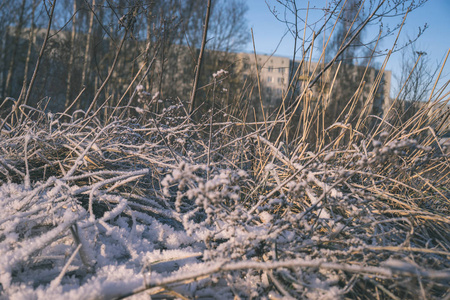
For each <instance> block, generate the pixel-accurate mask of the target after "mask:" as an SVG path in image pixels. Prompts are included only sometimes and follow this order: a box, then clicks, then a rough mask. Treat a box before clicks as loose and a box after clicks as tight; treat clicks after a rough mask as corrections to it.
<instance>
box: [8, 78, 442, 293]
mask: <svg viewBox="0 0 450 300" xmlns="http://www.w3.org/2000/svg"><path fill="white" fill-rule="evenodd" d="M222 71H223V70H222ZM219 72H220V71H219ZM219 72H218V73H219ZM224 72H225V71H223V72H221V73H219V74H216V77H217V76H222V75H223V74H226V73H224ZM136 91H137V92H138V93H141V96H142V97H144V96H145V97H150V96H151V95H147V94H144V90H143V87H142V86H138V87H137V88H136ZM156 97H157V95H156V96H154V97H153V100H155V99H156ZM153 100H151V101H153ZM155 101H156V100H155ZM181 108H182V107H181V106H180V105H178V104H173V105H169V104H168V105H167V108H165V109H164V111H162V115H163V116H171V114H172V113H173V112H176V111H177V110H180V109H181ZM138 112H139V111H138ZM143 112H145V110H143V111H140V113H141V114H142V113H143ZM157 117H161V116H157ZM49 118H50V117H49ZM52 118H55V116H52ZM164 120H165V121H167V120H168V119H164ZM170 121H171V122H172V121H173V122H178V121H179V120H178V119H176V118H172V119H170ZM50 123H51V124H53V125H55V128H53V129H51V128H48V126H46V129H45V130H47V131H48V132H47V133H46V134H54V132H57V130H59V129H56V128H57V127H58V124H56V123H54V121H51V122H50ZM130 123H131V121H130ZM130 123H127V124H122V123H120V122H119V121H117V122H112V123H110V124H108V125H106V126H105V127H103V128H101V129H95V130H94V129H89V131H88V132H89V133H88V134H87V136H81V138H80V139H75V137H74V135H70V138H73V139H74V141H75V140H76V142H74V143H73V146H71V147H73V148H70V147H69V148H70V149H71V150H73V151H71V155H72V156H71V157H69V156H68V155H67V158H65V159H61V161H60V163H61V162H62V163H61V166H58V167H59V168H61V169H62V170H63V171H61V172H60V173H57V172H55V171H54V174H53V173H52V174H50V175H48V176H46V177H45V178H43V179H39V180H36V179H33V178H32V177H31V175H30V170H31V169H32V168H31V158H30V157H28V156H27V157H28V159H29V160H30V162H29V164H30V165H29V166H28V167H27V166H26V165H25V163H23V165H21V164H17V163H16V164H15V163H14V161H12V160H11V159H10V158H8V157H7V156H6V155H5V156H3V155H2V154H0V166H1V168H2V169H0V171H4V170H6V171H4V172H10V173H11V174H14V176H15V177H14V182H13V180H9V179H8V180H4V181H0V205H1V207H2V209H1V210H0V298H5V299H67V300H69V299H113V298H119V297H126V296H133V297H132V298H133V299H144V298H145V299H148V297H149V295H148V294H147V293H150V294H155V293H157V292H158V291H160V289H158V288H161V287H163V288H164V287H167V288H168V290H169V289H171V290H173V291H175V292H177V293H180V294H181V295H183V296H185V297H187V298H194V297H200V296H204V297H205V298H208V297H209V298H211V297H216V298H222V299H228V298H233V297H234V296H239V297H242V298H246V297H255V298H258V297H262V296H267V297H269V298H273V299H278V298H280V299H285V298H289V297H291V298H309V299H336V298H340V297H343V296H344V295H345V294H346V290H345V289H346V287H345V286H347V287H348V288H351V286H352V282H353V281H352V280H353V279H351V280H350V278H352V277H353V275H355V277H354V278H355V280H364V278H365V277H364V276H365V275H367V277H370V278H376V279H377V280H378V279H380V282H381V280H382V279H383V278H388V279H389V280H394V279H393V276H392V275H393V274H396V276H397V275H398V276H400V275H405V274H406V275H408V276H415V277H414V278H416V276H418V275H419V276H422V277H423V278H424V280H428V279H430V278H431V279H433V278H438V279H442V278H448V276H449V273H448V271H446V270H435V271H432V272H431V271H426V270H424V268H421V267H418V266H416V265H413V264H411V263H407V262H405V261H403V260H401V256H400V255H398V253H403V252H402V251H404V250H403V249H400V250H399V251H398V253H396V256H394V255H393V257H390V254H386V253H390V252H386V253H383V254H384V256H383V258H382V259H379V260H377V259H376V257H377V254H376V252H375V253H373V252H371V251H374V250H373V247H375V246H377V247H378V246H380V245H383V246H384V245H390V244H393V245H394V246H393V247H397V246H398V245H402V246H403V245H404V244H405V245H406V243H407V242H409V240H410V237H411V233H410V232H411V230H412V229H414V228H412V227H413V226H414V225H413V223H416V222H412V221H409V219H406V218H394V217H392V215H389V214H386V215H384V214H383V213H382V212H381V213H380V210H382V209H384V207H383V206H382V205H384V206H386V207H387V208H390V207H389V205H390V204H391V202H387V201H385V202H383V201H381V200H379V199H378V198H376V197H375V196H376V195H374V192H373V193H369V192H367V191H366V190H369V189H372V190H374V188H373V187H374V186H372V185H368V186H366V187H364V189H360V190H358V189H357V187H358V186H361V185H363V184H366V181H365V179H366V178H365V177H363V175H364V176H367V178H369V179H371V180H367V182H369V183H370V184H372V182H374V181H375V180H380V178H379V177H380V176H377V175H376V174H374V173H370V172H371V170H374V169H376V168H377V167H378V166H379V165H380V164H382V163H383V162H385V161H389V160H393V158H398V157H400V158H403V157H405V156H406V155H407V153H408V151H418V150H420V151H425V150H426V148H425V147H423V146H421V145H420V143H418V142H417V141H416V140H414V139H399V140H391V141H387V140H386V135H383V136H382V137H381V138H382V139H383V142H380V141H376V140H374V141H373V143H372V145H371V146H372V149H371V148H370V147H369V146H367V148H369V149H367V148H366V146H365V144H363V145H356V146H355V147H353V149H356V150H354V151H353V150H352V151H348V152H343V151H342V152H339V151H338V150H333V151H329V152H326V151H324V152H323V153H321V154H320V155H319V154H315V153H312V152H305V153H307V155H306V156H303V157H301V158H300V157H299V156H294V157H293V158H291V157H288V154H286V153H288V151H284V150H285V148H284V146H283V147H282V145H281V144H279V145H278V146H275V145H274V143H272V142H271V141H270V140H269V139H266V138H264V137H262V136H258V135H257V134H253V135H251V136H249V137H248V141H247V142H248V143H250V144H251V145H254V144H256V143H255V142H258V143H260V144H261V145H262V147H261V149H258V151H261V152H263V151H267V152H265V154H264V156H263V157H264V159H262V160H261V162H263V163H262V164H261V166H260V168H261V169H259V171H260V174H256V173H258V172H256V171H255V170H253V169H251V168H249V169H248V170H246V171H244V170H241V169H240V168H239V167H237V166H235V165H232V164H227V163H226V162H225V159H222V157H225V158H226V159H231V158H229V157H227V155H228V156H232V155H231V154H229V153H225V152H223V153H219V151H217V153H219V154H220V155H223V156H220V155H218V157H219V158H216V159H212V160H211V163H210V164H205V160H202V159H201V157H206V156H204V155H203V156H202V152H200V151H199V150H198V149H199V148H196V147H200V146H202V145H204V143H203V144H202V143H200V142H199V143H192V141H191V140H192V135H190V131H192V130H193V129H192V127H189V126H190V125H182V124H178V125H174V126H168V125H165V124H163V122H160V123H158V128H156V127H155V126H154V125H153V124H152V123H149V124H146V125H145V126H139V125H130ZM133 124H134V123H133ZM47 125H48V124H47ZM133 126H135V127H133ZM91 130H92V131H91ZM77 134H78V133H77ZM227 134H229V133H227ZM161 135H163V136H164V138H165V140H164V141H163V140H162V138H161ZM37 136H38V135H36V134H35V133H33V132H29V133H27V134H25V135H24V136H23V137H22V138H15V140H14V143H17V144H21V145H23V147H24V148H22V149H25V150H26V149H28V147H32V146H33V145H36V144H38V143H37V140H38V137H37ZM59 138H61V137H59ZM220 138H222V136H220V135H219V133H218V136H217V139H220ZM224 138H225V137H224ZM39 139H43V137H39ZM61 139H62V140H63V141H64V142H65V140H64V139H63V138H61ZM55 140H56V139H52V141H53V142H54V141H55ZM105 140H106V142H105ZM8 142H9V143H12V141H11V140H9V141H8ZM220 142H222V141H220ZM227 142H228V141H227ZM231 144H232V143H230V145H231ZM236 144H237V143H236ZM199 145H200V146H199ZM368 145H369V143H368ZM219 146H221V144H220V143H219V144H218V145H213V144H212V148H211V149H212V151H211V152H210V153H211V154H212V156H213V154H214V149H218V148H219ZM14 147H16V146H14ZM169 147H170V150H171V151H168V149H169ZM239 147H240V146H239ZM285 147H288V146H285ZM359 149H364V151H360V150H359ZM64 151H67V149H66V148H65V150H64ZM242 151H243V150H242V148H238V151H237V153H238V154H241V152H242ZM29 152H30V151H29ZM29 152H27V153H29ZM255 152H256V151H255ZM64 153H66V152H64ZM182 153H188V154H189V153H190V154H191V155H183V154H182ZM205 153H206V151H205ZM232 154H233V153H232ZM27 155H28V154H27ZM346 155H347V156H348V157H350V158H348V157H347V160H345V156H346ZM174 156H175V157H177V159H174ZM194 157H196V158H194ZM427 157H433V156H431V155H429V156H427ZM436 157H438V156H436ZM87 158H89V159H90V160H91V161H95V160H98V161H103V162H104V164H103V165H101V166H102V167H104V168H105V169H99V167H97V166H93V164H92V162H90V161H89V160H88V159H87ZM20 159H22V156H21V158H20ZM341 159H342V161H343V162H342V163H341V162H340V161H341ZM438 159H439V157H438ZM25 160H26V159H25ZM118 162H120V163H118ZM63 163H64V165H63ZM340 163H341V164H340ZM3 168H4V169H3ZM397 170H398V168H397V167H396V168H395V169H394V171H397ZM400 171H402V172H403V171H404V170H400ZM2 174H3V173H2ZM8 174H9V173H8ZM206 174H209V176H206ZM355 175H357V176H362V177H363V178H362V180H360V181H358V178H357V176H355ZM10 177H11V178H13V176H10ZM2 178H7V176H4V177H2ZM383 180H384V178H383ZM371 181H372V182H371ZM382 184H384V182H382ZM380 186H381V185H380ZM372 190H371V191H372ZM390 197H395V195H393V196H390ZM396 201H397V203H400V204H401V201H400V200H396ZM397 203H396V205H397ZM411 205H412V204H411ZM427 216H429V215H427ZM411 218H412V217H411ZM397 223H398V224H400V226H398V227H394V226H395V224H397ZM405 224H408V226H405ZM418 224H419V223H418ZM421 226H422V225H421ZM424 226H425V225H424ZM416 230H418V228H416ZM394 238H397V240H394ZM399 247H400V246H399ZM430 250H433V249H430ZM390 251H391V250H390ZM355 253H356V254H357V255H356V256H353V255H354V254H355ZM421 255H422V254H421ZM433 255H435V254H433ZM359 256H361V257H362V258H363V259H362V260H359V261H358V260H357V259H356V258H355V257H359ZM423 257H425V256H423ZM423 257H421V258H423ZM432 259H435V256H433V257H432ZM380 261H381V263H380ZM411 274H412V275H411ZM446 276H447V277H446ZM407 278H408V277H407ZM343 283H345V285H344V284H343ZM166 292H167V290H166ZM291 293H292V295H291ZM165 295H167V294H165Z"/></svg>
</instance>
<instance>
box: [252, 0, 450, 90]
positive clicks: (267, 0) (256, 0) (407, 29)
mask: <svg viewBox="0 0 450 300" xmlns="http://www.w3.org/2000/svg"><path fill="white" fill-rule="evenodd" d="M246 2H247V5H248V7H249V11H248V14H247V21H248V25H249V27H250V28H252V29H253V33H254V38H255V44H256V52H257V53H259V54H272V52H274V51H275V49H276V48H277V45H278V44H279V43H280V40H281V38H282V37H283V35H284V34H285V32H286V25H285V24H283V23H282V22H279V21H278V20H277V19H276V18H275V17H274V16H273V14H272V13H271V12H270V10H269V8H268V6H267V4H269V6H270V7H271V8H273V7H275V8H276V9H277V11H278V12H279V15H280V16H281V17H282V16H283V13H284V11H283V9H282V7H281V6H280V5H279V4H277V2H276V1H275V0H246ZM297 3H298V4H297V5H298V7H305V8H306V6H307V4H308V2H307V1H297ZM323 3H325V1H322V0H311V1H310V13H309V17H308V19H309V20H310V21H308V24H312V22H314V21H316V20H319V19H320V17H321V16H322V15H323V13H322V12H321V11H320V10H313V9H312V8H314V5H316V6H317V7H322V6H323ZM383 21H384V22H386V24H387V25H388V26H390V27H391V28H392V27H393V26H394V25H395V24H397V23H399V22H401V17H397V18H390V19H385V20H383ZM425 23H426V24H427V25H428V29H427V30H426V31H425V32H424V33H423V35H422V36H421V37H420V38H419V40H418V41H417V42H416V50H420V51H425V52H427V58H428V59H429V60H430V63H433V64H436V63H438V62H440V61H442V60H443V58H444V57H445V55H446V53H447V51H448V49H449V47H450V1H449V0H429V1H428V2H426V3H425V4H424V5H423V6H422V7H420V8H418V9H417V10H415V11H413V12H411V13H410V14H409V15H408V18H407V19H406V23H405V26H404V28H403V30H402V34H401V35H400V40H399V41H400V43H405V42H406V41H407V40H408V39H409V38H412V37H414V36H416V35H417V32H418V30H419V27H422V28H423V26H424V25H425ZM321 24H322V23H321ZM319 27H320V26H319V25H317V26H316V28H319ZM300 28H303V27H302V25H300ZM366 34H367V35H371V36H372V35H373V36H375V35H377V34H378V24H375V25H374V26H372V27H370V28H369V29H368V32H367V33H366ZM394 39H395V37H390V38H387V39H385V40H383V41H382V44H381V45H380V47H379V49H387V48H389V49H390V48H391V47H392V43H393V41H394ZM293 48H294V40H293V37H292V36H291V35H289V34H287V35H286V36H285V37H284V38H283V39H282V40H281V43H280V45H279V46H278V49H277V51H276V52H275V55H279V56H286V57H292V53H293ZM244 51H246V52H253V45H252V43H251V42H250V43H248V44H247V46H246V48H245V49H244ZM316 53H317V56H314V57H316V58H318V55H319V50H317V49H316ZM401 60H402V53H401V52H397V53H394V54H393V55H392V56H391V58H390V60H389V62H388V65H387V68H386V69H388V70H391V71H392V72H393V74H394V76H397V75H398V74H397V73H398V72H399V69H400V68H399V66H400V61H401ZM378 62H381V61H380V60H379V61H378ZM443 75H445V79H446V80H448V79H450V58H449V60H448V61H447V65H446V67H445V69H444V72H443ZM394 80H395V79H393V84H395V81H394ZM441 82H442V80H441Z"/></svg>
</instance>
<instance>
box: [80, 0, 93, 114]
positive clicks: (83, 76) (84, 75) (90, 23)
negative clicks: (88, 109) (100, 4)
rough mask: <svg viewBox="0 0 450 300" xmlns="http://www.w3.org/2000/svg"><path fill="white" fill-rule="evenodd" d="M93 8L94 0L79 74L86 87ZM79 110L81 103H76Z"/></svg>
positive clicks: (82, 83)
mask: <svg viewBox="0 0 450 300" xmlns="http://www.w3.org/2000/svg"><path fill="white" fill-rule="evenodd" d="M94 6H95V0H92V5H91V7H90V8H91V14H90V18H89V29H88V33H87V36H86V48H85V49H84V63H83V71H82V73H81V85H82V86H84V85H86V73H87V69H88V67H89V62H90V61H91V60H90V53H89V52H90V49H91V39H92V29H93V27H94ZM80 108H81V101H78V103H77V109H80Z"/></svg>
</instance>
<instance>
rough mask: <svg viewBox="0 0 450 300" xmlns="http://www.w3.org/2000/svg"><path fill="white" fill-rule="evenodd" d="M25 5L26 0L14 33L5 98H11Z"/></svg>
mask: <svg viewBox="0 0 450 300" xmlns="http://www.w3.org/2000/svg"><path fill="white" fill-rule="evenodd" d="M25 3H26V0H22V5H21V6H20V14H19V22H18V24H17V26H16V30H15V32H14V40H13V42H12V48H13V49H12V54H11V58H10V60H9V61H10V63H9V68H8V75H7V76H6V83H5V91H4V94H3V95H2V96H3V97H2V98H4V97H6V96H10V94H11V89H12V80H13V76H14V70H15V69H16V55H17V50H18V48H19V41H20V34H21V33H22V27H23V23H24V22H23V21H24V20H23V15H24V13H25Z"/></svg>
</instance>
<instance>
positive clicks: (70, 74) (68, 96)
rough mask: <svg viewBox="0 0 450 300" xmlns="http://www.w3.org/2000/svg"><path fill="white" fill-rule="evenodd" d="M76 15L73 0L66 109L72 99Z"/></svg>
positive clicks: (74, 0) (74, 1) (75, 6)
mask: <svg viewBox="0 0 450 300" xmlns="http://www.w3.org/2000/svg"><path fill="white" fill-rule="evenodd" d="M76 13H77V0H73V18H72V34H71V35H70V57H69V65H68V70H67V89H66V101H65V103H64V109H66V108H68V107H69V105H70V99H71V89H72V71H73V61H74V57H75V34H76V31H75V29H76V20H77V15H76Z"/></svg>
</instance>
